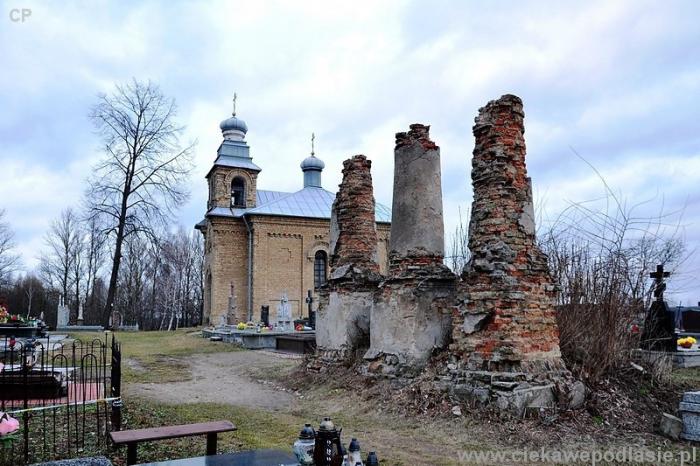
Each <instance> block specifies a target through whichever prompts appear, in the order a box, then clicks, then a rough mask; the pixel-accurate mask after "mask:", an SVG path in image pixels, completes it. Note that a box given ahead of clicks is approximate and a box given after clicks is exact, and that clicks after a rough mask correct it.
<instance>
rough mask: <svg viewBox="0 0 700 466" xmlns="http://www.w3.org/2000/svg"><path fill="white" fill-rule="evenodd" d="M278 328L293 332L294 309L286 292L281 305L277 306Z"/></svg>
mask: <svg viewBox="0 0 700 466" xmlns="http://www.w3.org/2000/svg"><path fill="white" fill-rule="evenodd" d="M277 326H278V327H279V328H280V330H284V331H289V330H292V307H291V306H290V304H289V298H288V297H287V293H286V292H285V293H282V297H281V298H280V303H279V305H278V306H277Z"/></svg>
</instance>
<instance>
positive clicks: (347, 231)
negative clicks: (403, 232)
mask: <svg viewBox="0 0 700 466" xmlns="http://www.w3.org/2000/svg"><path fill="white" fill-rule="evenodd" d="M371 166H372V162H371V161H370V160H367V158H366V157H365V156H364V155H356V156H354V157H352V158H350V159H348V160H346V161H345V162H343V181H342V182H341V184H340V187H339V190H338V194H337V195H336V198H335V201H334V202H333V208H332V211H331V232H330V277H329V280H328V285H327V286H326V287H325V289H324V290H322V291H321V293H320V299H319V309H318V313H317V316H316V344H317V346H318V350H319V353H320V355H321V357H322V358H323V359H326V360H329V361H333V360H342V359H345V358H347V357H348V356H349V355H350V353H351V352H353V351H354V350H356V349H357V348H363V347H364V348H367V347H368V346H369V326H370V314H371V310H372V302H373V293H374V291H375V290H376V288H377V284H378V283H379V281H380V280H381V278H382V277H381V276H380V275H379V264H378V262H377V231H376V220H375V213H374V195H373V191H372V175H371V173H370V168H371Z"/></svg>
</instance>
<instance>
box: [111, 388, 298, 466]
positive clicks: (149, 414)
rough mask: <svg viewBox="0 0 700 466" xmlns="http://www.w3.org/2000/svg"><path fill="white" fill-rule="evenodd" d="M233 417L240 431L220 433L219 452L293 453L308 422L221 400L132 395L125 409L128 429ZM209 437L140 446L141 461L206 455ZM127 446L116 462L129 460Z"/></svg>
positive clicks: (115, 456) (116, 456)
mask: <svg viewBox="0 0 700 466" xmlns="http://www.w3.org/2000/svg"><path fill="white" fill-rule="evenodd" d="M212 420H230V421H231V422H233V423H234V424H235V425H236V427H238V430H237V431H236V432H229V433H225V434H219V452H233V451H242V450H250V449H257V448H278V449H281V450H287V451H290V452H291V448H292V443H293V442H294V440H295V439H296V438H297V436H298V435H299V430H300V428H301V426H303V424H304V422H308V421H305V420H304V419H303V418H301V417H297V416H295V415H289V414H283V413H277V412H270V411H264V410H260V409H250V408H243V407H238V406H231V405H227V404H219V403H187V404H166V403H157V402H154V401H150V400H145V399H142V398H134V397H132V398H129V400H128V401H127V403H125V409H124V421H125V424H124V426H123V428H124V429H140V428H144V427H156V426H163V425H175V424H187V423H193V422H207V421H212ZM205 449H206V439H205V437H204V436H202V437H201V438H198V437H192V438H185V439H172V440H164V441H158V442H147V443H142V444H141V445H140V446H139V462H148V461H165V460H167V459H177V458H187V457H192V456H202V455H204V454H205ZM125 458H126V449H122V450H120V451H118V452H115V454H114V458H113V459H114V460H115V461H114V462H115V464H119V461H125Z"/></svg>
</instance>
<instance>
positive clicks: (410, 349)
mask: <svg viewBox="0 0 700 466" xmlns="http://www.w3.org/2000/svg"><path fill="white" fill-rule="evenodd" d="M453 296H454V279H453V276H450V275H447V276H446V278H445V279H442V280H435V279H432V280H431V279H424V280H417V279H413V280H392V279H389V280H387V281H385V282H384V283H383V284H382V286H381V288H380V289H379V291H377V294H376V295H375V302H374V308H373V309H372V321H371V325H370V347H369V350H368V351H367V353H366V354H365V356H364V359H365V360H366V361H367V366H366V369H367V372H368V373H372V374H386V375H402V376H408V377H410V376H413V375H415V374H418V373H420V371H421V370H422V369H423V367H425V365H426V363H427V362H428V360H429V358H430V357H431V356H432V355H433V353H434V352H435V351H436V350H441V349H444V348H446V347H447V345H448V343H449V339H450V334H451V332H452V316H451V313H452V309H451V306H452V303H451V299H453V298H452V297H453Z"/></svg>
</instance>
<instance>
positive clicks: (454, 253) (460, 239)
mask: <svg viewBox="0 0 700 466" xmlns="http://www.w3.org/2000/svg"><path fill="white" fill-rule="evenodd" d="M470 257H471V253H470V252H469V215H467V216H465V217H463V216H462V208H461V207H460V208H459V223H457V225H456V226H455V231H454V233H452V237H451V240H450V244H449V246H448V249H447V255H446V256H445V263H446V265H447V266H448V267H449V268H450V269H451V270H452V271H453V272H454V273H456V274H457V275H461V273H462V270H464V266H465V265H467V262H469V258H470Z"/></svg>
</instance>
